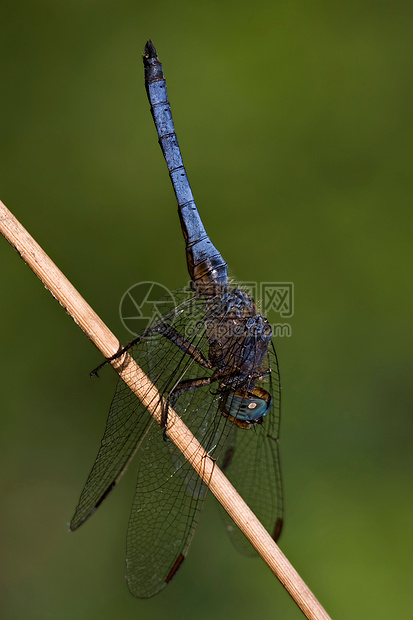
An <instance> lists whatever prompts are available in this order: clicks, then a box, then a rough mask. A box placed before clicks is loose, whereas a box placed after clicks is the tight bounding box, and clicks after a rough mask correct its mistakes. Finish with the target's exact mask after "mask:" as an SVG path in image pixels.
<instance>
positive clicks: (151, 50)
mask: <svg viewBox="0 0 413 620" xmlns="http://www.w3.org/2000/svg"><path fill="white" fill-rule="evenodd" d="M144 55H145V57H146V58H157V53H156V49H155V46H154V44H153V43H152V41H151V40H150V39H148V41H147V42H146V45H145V52H144Z"/></svg>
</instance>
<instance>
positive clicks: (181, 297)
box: [70, 291, 200, 530]
mask: <svg viewBox="0 0 413 620" xmlns="http://www.w3.org/2000/svg"><path fill="white" fill-rule="evenodd" d="M188 297H189V296H188V292H187V291H178V292H177V293H176V295H175V298H173V299H172V301H171V300H170V297H169V298H168V300H169V301H168V304H167V302H165V303H164V304H163V305H162V300H160V301H159V305H160V306H161V307H162V308H163V309H164V311H165V317H164V318H163V319H162V320H163V321H169V322H171V323H172V322H173V321H174V320H175V319H176V317H177V313H178V312H179V317H186V318H187V317H188V315H189V314H190V313H191V312H192V313H193V309H194V308H197V305H196V303H192V299H191V298H190V297H189V298H188ZM199 331H200V328H198V330H194V334H193V338H196V337H198V333H199ZM130 353H131V354H132V355H133V357H134V358H135V359H136V360H137V362H138V364H139V365H140V366H141V368H142V369H143V370H144V372H145V373H146V374H147V375H149V377H150V378H151V379H152V381H153V382H154V383H155V384H156V386H157V388H158V390H159V392H160V393H161V394H162V392H164V391H167V389H168V386H169V384H171V383H172V384H173V381H174V380H175V379H174V376H175V375H176V373H177V372H178V373H179V372H181V371H182V368H180V365H181V366H182V356H183V353H182V351H181V350H180V349H179V348H178V347H176V346H175V345H173V344H172V343H171V342H170V341H168V340H167V339H166V338H162V337H161V336H160V335H158V336H157V337H155V338H153V337H152V336H151V337H142V339H141V340H140V341H139V342H138V343H137V344H136V345H135V346H134V348H133V349H132V350H131V352H130ZM151 424H154V421H153V418H152V417H151V416H150V414H149V413H148V411H147V410H146V407H144V406H143V405H142V403H141V402H140V401H139V399H138V398H137V397H136V396H135V394H134V393H133V392H132V391H131V390H130V388H129V387H128V386H127V385H126V384H125V383H124V382H123V381H122V379H119V381H118V383H117V386H116V391H115V395H114V397H113V400H112V404H111V406H110V410H109V415H108V419H107V422H106V428H105V432H104V435H103V438H102V441H101V445H100V448H99V452H98V455H97V457H96V460H95V463H94V465H93V467H92V470H91V472H90V474H89V476H88V479H87V481H86V484H85V486H84V488H83V491H82V493H81V496H80V499H79V503H78V505H77V508H76V511H75V514H74V516H73V518H72V520H71V522H70V529H71V530H76V529H77V528H78V527H79V526H80V525H82V523H84V522H85V521H86V519H88V517H90V516H91V515H92V514H93V513H94V512H95V510H96V509H97V508H98V507H99V506H100V504H101V503H102V502H103V500H104V499H105V498H106V497H107V496H108V494H109V493H110V491H111V490H112V489H113V488H114V487H115V486H116V484H117V482H118V481H119V480H120V478H121V477H122V475H123V473H124V472H125V470H126V469H127V467H128V465H129V463H130V461H131V459H132V458H133V456H134V455H135V453H136V451H137V450H138V448H139V446H140V444H141V442H142V440H143V438H144V437H145V434H146V432H147V431H148V429H149V427H150V425H151Z"/></svg>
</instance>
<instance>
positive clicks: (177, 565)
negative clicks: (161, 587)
mask: <svg viewBox="0 0 413 620" xmlns="http://www.w3.org/2000/svg"><path fill="white" fill-rule="evenodd" d="M184 560H185V556H184V555H183V553H180V554H179V555H178V557H177V558H176V560H175V562H174V564H173V566H172V568H171V570H170V571H169V573H168V574H167V576H166V578H165V583H169V582H170V581H171V579H172V577H175V575H176V573H177V572H178V568H180V566H181V564H182V562H183V561H184Z"/></svg>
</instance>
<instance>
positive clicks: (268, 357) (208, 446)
mask: <svg viewBox="0 0 413 620" xmlns="http://www.w3.org/2000/svg"><path fill="white" fill-rule="evenodd" d="M143 63H144V70H145V87H146V91H147V95H148V99H149V102H150V107H151V112H152V116H153V120H154V122H155V126H156V130H157V133H158V137H159V144H160V146H161V149H162V152H163V155H164V158H165V160H166V164H167V167H168V171H169V175H170V178H171V181H172V185H173V188H174V191H175V195H176V199H177V202H178V212H179V217H180V222H181V227H182V231H183V235H184V239H185V245H186V259H187V266H188V271H189V275H190V279H191V284H190V286H188V287H186V288H185V289H182V291H180V292H178V293H176V292H175V294H174V296H173V299H170V300H169V301H165V307H164V313H163V316H162V317H161V318H158V319H157V320H155V321H154V322H153V323H152V324H151V325H149V326H148V327H147V328H146V329H145V330H144V331H143V332H142V333H141V334H140V335H138V336H137V338H135V339H134V340H132V341H131V342H130V343H129V344H128V345H126V347H124V348H123V349H122V350H121V351H120V352H119V353H118V354H117V355H121V354H122V353H124V352H125V351H129V353H130V354H131V355H132V357H133V358H134V359H135V360H136V361H137V363H139V365H140V366H141V368H142V369H143V370H144V371H145V372H146V374H147V375H148V376H149V378H150V379H151V381H152V382H153V383H154V384H155V385H156V387H157V389H158V392H159V394H160V397H161V398H162V412H163V413H162V424H161V425H159V424H157V423H156V422H155V421H154V419H153V418H152V417H151V415H150V414H149V413H148V411H147V410H146V408H145V406H144V405H143V404H142V403H141V402H140V401H139V400H138V399H137V398H136V396H135V395H134V394H133V393H132V392H131V391H130V389H129V388H128V387H127V386H126V384H125V383H124V382H123V381H122V379H119V381H118V384H117V387H116V391H115V395H114V398H113V401H112V404H111V407H110V410H109V415H108V419H107V423H106V428H105V432H104V435H103V438H102V441H101V445H100V448H99V451H98V454H97V457H96V460H95V463H94V465H93V467H92V470H91V472H90V474H89V476H88V478H87V481H86V484H85V486H84V488H83V491H82V493H81V496H80V499H79V503H78V506H77V508H76V511H75V514H74V516H73V518H72V520H71V522H70V529H71V530H76V529H77V528H78V527H79V526H80V525H81V524H82V523H84V522H85V521H86V520H87V519H88V518H89V517H90V516H91V515H92V514H93V513H94V512H95V511H96V509H97V508H98V507H99V506H100V504H101V503H102V502H103V500H104V499H105V498H106V497H107V496H108V495H109V493H110V492H111V491H112V489H113V488H114V487H115V486H116V484H117V483H118V482H119V480H120V478H121V477H122V475H123V474H124V472H125V470H126V469H127V467H128V465H129V464H130V462H131V460H132V458H133V457H134V456H135V454H136V455H137V464H138V471H137V481H136V490H135V495H134V500H133V505H132V510H131V515H130V519H129V524H128V530H127V549H126V580H127V584H128V587H129V590H130V592H131V593H132V594H133V595H134V596H136V597H140V598H148V597H150V596H153V595H154V594H156V593H158V592H160V591H161V590H162V589H163V588H164V587H165V586H166V585H167V584H168V583H169V582H170V581H171V579H172V578H173V577H174V576H175V574H176V573H177V571H178V569H179V567H180V566H181V565H182V562H183V560H184V559H185V557H186V555H187V553H188V549H189V546H190V544H191V541H192V538H193V535H194V532H195V528H196V526H197V523H198V520H199V516H200V513H201V509H202V507H203V504H204V501H205V497H206V495H207V491H208V484H207V483H205V482H203V481H202V479H201V478H200V477H199V476H198V474H197V473H196V472H195V470H194V469H193V468H192V467H191V465H190V464H189V463H188V462H187V461H186V460H185V459H184V457H183V456H182V454H181V453H180V452H179V450H178V449H177V448H176V447H175V445H174V444H173V443H172V441H170V440H169V439H168V434H167V424H168V411H169V410H170V409H171V408H173V409H174V411H176V413H177V414H178V415H179V416H180V417H181V418H182V420H183V421H184V422H185V423H186V424H187V425H188V427H189V428H190V430H191V431H192V433H193V434H194V435H195V437H196V438H197V439H198V441H199V442H200V444H201V445H202V447H203V448H204V450H205V451H206V452H207V453H208V454H209V455H210V456H211V458H213V459H214V461H215V462H216V463H217V465H218V466H219V467H221V468H222V469H223V471H224V472H225V473H226V475H227V477H228V478H229V480H230V481H231V482H232V484H233V485H234V486H235V488H236V489H237V490H238V492H239V493H240V495H241V496H242V497H243V499H244V500H245V501H246V502H247V503H248V505H249V506H250V508H251V509H252V510H253V511H254V512H255V514H256V515H257V517H258V518H259V519H260V520H261V522H262V523H263V524H264V526H265V527H266V528H267V530H268V531H269V532H270V534H271V535H272V536H273V538H274V540H277V539H278V537H279V535H280V533H281V528H282V523H283V496H282V483H281V473H280V459H279V447H278V436H279V424H280V400H281V391H280V390H281V388H280V376H279V369H278V362H277V357H276V353H275V349H274V346H273V343H272V330H271V326H270V324H269V322H268V320H267V319H266V318H265V317H264V316H262V315H261V314H260V312H259V310H258V307H257V305H256V303H255V302H254V300H253V298H252V297H251V296H250V295H249V294H248V292H247V291H246V290H243V288H242V287H241V286H240V287H237V286H236V285H234V284H233V283H231V282H230V281H229V279H228V273H227V264H226V263H225V261H224V259H223V258H222V256H221V254H220V253H219V251H218V250H217V249H216V248H215V247H214V245H213V244H212V243H211V240H210V239H209V237H208V235H207V233H206V230H205V227H204V225H203V223H202V220H201V218H200V215H199V213H198V210H197V207H196V205H195V202H194V198H193V195H192V191H191V187H190V184H189V181H188V178H187V174H186V171H185V167H184V164H183V160H182V155H181V152H180V148H179V145H178V140H177V137H176V133H175V129H174V124H173V120H172V114H171V108H170V104H169V101H168V96H167V90H166V82H165V77H164V74H163V69H162V64H161V63H160V61H159V59H158V56H157V52H156V49H155V47H154V45H153V43H152V42H151V41H148V42H147V43H146V46H145V51H144V55H143ZM114 357H116V356H114ZM110 359H113V358H109V359H108V360H106V361H105V362H103V364H101V366H103V365H104V364H106V363H107V362H108V361H110ZM98 368H100V367H98ZM222 512H223V517H224V521H225V525H226V529H227V531H228V534H229V536H230V539H231V540H232V542H233V543H234V545H235V547H236V548H237V549H238V550H239V551H241V552H242V553H244V554H246V555H253V554H254V553H255V551H254V549H253V547H252V545H251V544H250V543H249V542H248V541H247V539H246V538H245V536H244V534H242V532H241V531H240V530H239V529H238V527H237V526H236V525H235V524H234V522H233V521H232V520H231V519H230V517H229V516H228V515H227V514H226V513H225V512H224V511H223V510H222Z"/></svg>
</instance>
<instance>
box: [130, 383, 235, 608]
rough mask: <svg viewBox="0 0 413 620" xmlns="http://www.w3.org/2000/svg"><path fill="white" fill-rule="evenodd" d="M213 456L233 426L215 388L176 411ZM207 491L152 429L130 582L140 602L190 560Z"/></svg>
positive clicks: (137, 502)
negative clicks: (221, 410) (222, 412)
mask: <svg viewBox="0 0 413 620" xmlns="http://www.w3.org/2000/svg"><path fill="white" fill-rule="evenodd" d="M175 408H176V410H177V412H178V413H179V414H180V416H181V417H182V418H183V419H184V421H185V423H186V424H188V425H190V426H191V430H192V432H193V433H194V434H195V436H196V437H197V439H198V440H199V441H200V442H201V443H202V445H203V446H204V448H205V449H206V450H207V451H211V454H214V453H215V451H216V452H217V453H219V452H220V450H221V448H222V445H223V444H224V443H225V440H226V436H227V434H228V431H229V430H230V426H231V425H230V424H229V423H228V421H227V420H225V418H223V417H222V416H221V415H218V416H217V403H216V397H215V396H213V395H212V394H211V392H210V388H209V387H201V388H197V389H195V390H194V391H192V392H186V393H184V394H182V395H181V396H180V397H179V399H178V402H177V404H176V406H175ZM206 493H207V485H206V484H204V483H203V482H202V480H201V478H200V477H199V476H198V475H197V474H196V472H195V470H194V469H193V468H192V467H191V466H190V465H189V463H188V462H187V461H186V460H185V459H184V457H183V456H182V454H181V453H180V452H179V451H178V449H177V448H176V447H175V445H174V444H173V443H172V442H170V441H165V440H164V439H163V438H162V429H160V428H159V427H152V428H151V430H150V432H149V433H148V436H147V438H146V439H145V442H144V443H143V445H142V449H141V451H140V458H139V469H138V478H137V485H136V493H135V498H134V502H133V506H132V512H131V516H130V520H129V526H128V535H127V553H126V579H127V583H128V587H129V589H130V591H131V592H132V594H133V595H134V596H138V597H149V596H152V595H154V594H156V593H157V592H159V591H160V590H161V589H162V588H164V587H165V586H166V585H167V584H168V583H169V581H170V580H171V579H172V577H173V576H174V575H175V573H176V571H177V570H178V568H179V566H180V565H181V564H182V561H183V560H184V558H185V556H186V554H187V552H188V549H189V546H190V543H191V541H192V537H193V535H194V532H195V528H196V526H197V524H198V519H199V516H200V512H201V508H202V506H203V502H204V499H205V496H206Z"/></svg>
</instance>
